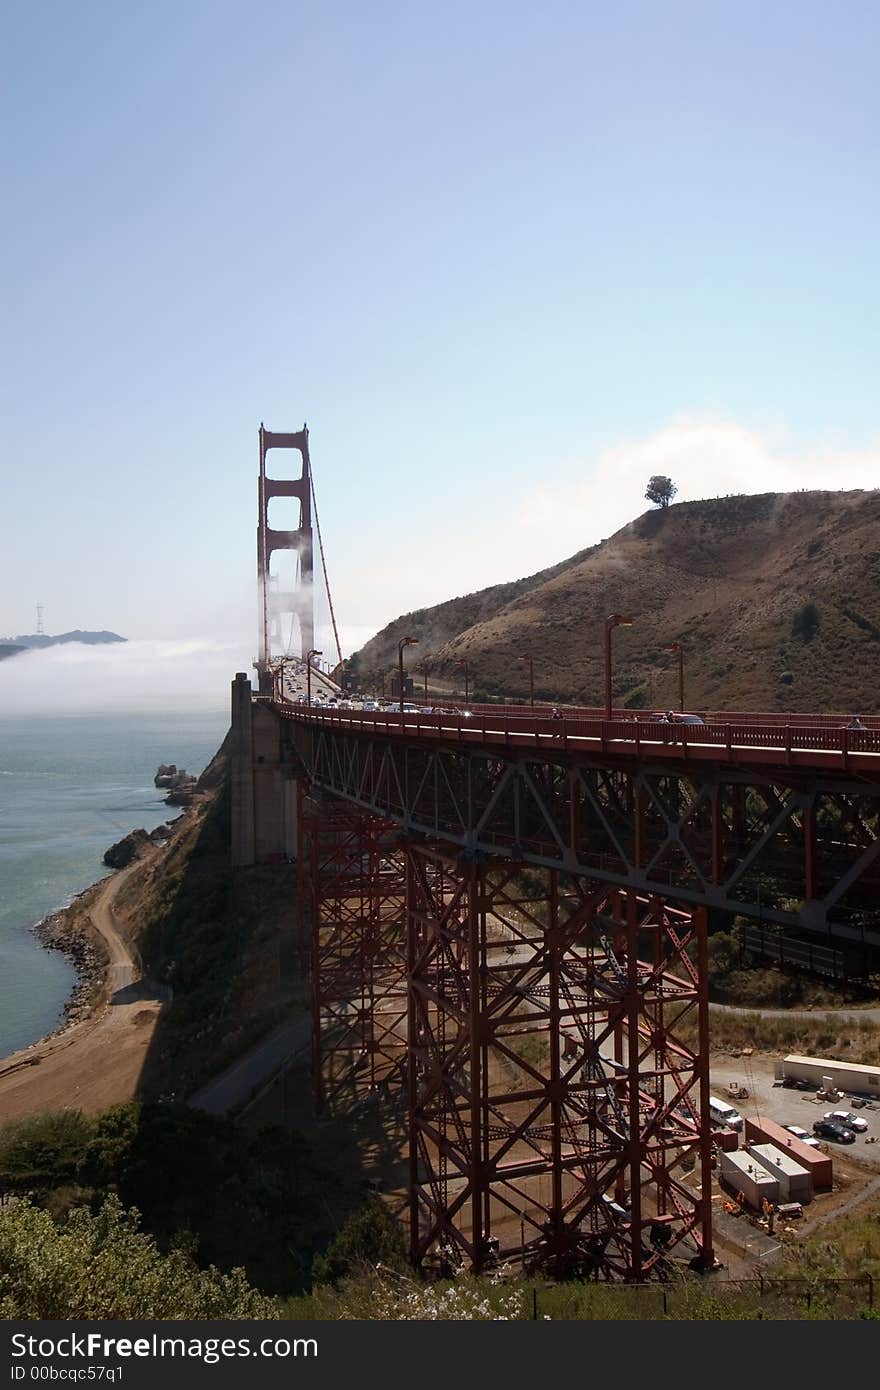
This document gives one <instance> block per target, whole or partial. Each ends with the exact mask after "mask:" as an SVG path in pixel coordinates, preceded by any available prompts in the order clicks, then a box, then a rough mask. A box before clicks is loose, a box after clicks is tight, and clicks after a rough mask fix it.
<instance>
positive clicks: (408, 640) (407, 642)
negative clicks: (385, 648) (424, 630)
mask: <svg viewBox="0 0 880 1390" xmlns="http://www.w3.org/2000/svg"><path fill="white" fill-rule="evenodd" d="M418 640H419V639H418V637H401V639H400V641H399V642H398V644H397V679H398V680H399V681H400V685H399V687H398V694H399V695H400V713H401V714H403V649H404V647H413V646H417V645H418Z"/></svg>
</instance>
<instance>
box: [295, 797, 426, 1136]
mask: <svg viewBox="0 0 880 1390" xmlns="http://www.w3.org/2000/svg"><path fill="white" fill-rule="evenodd" d="M399 838H400V837H399V831H398V829H397V827H396V826H393V825H389V824H388V823H387V822H385V821H382V820H381V819H380V818H379V817H377V816H371V815H369V814H367V813H365V812H363V811H359V810H358V809H357V808H356V807H351V806H347V805H346V804H345V803H344V802H340V801H337V800H336V799H335V798H333V797H321V796H320V794H318V795H317V796H309V795H302V796H301V797H300V813H299V823H298V840H299V844H298V859H297V863H298V881H299V882H298V907H299V913H300V933H301V940H302V942H303V945H304V946H306V948H307V951H308V954H309V955H310V959H311V994H312V1078H313V1087H314V1094H315V1102H316V1107H317V1108H318V1109H319V1110H322V1109H324V1108H325V1106H326V1107H329V1108H337V1109H338V1108H339V1107H340V1106H341V1105H345V1104H350V1103H352V1102H353V1101H355V1100H357V1099H359V1098H362V1097H363V1096H364V1094H367V1093H370V1092H376V1091H377V1089H379V1088H387V1087H389V1086H390V1085H391V1084H392V1083H394V1084H396V1085H397V1086H400V1085H402V1082H403V1075H404V1066H405V1062H404V1057H405V1049H406V1033H405V1021H406V972H405V947H404V890H405V882H406V877H405V865H404V860H403V856H402V852H401V850H400V846H399V843H398V841H399Z"/></svg>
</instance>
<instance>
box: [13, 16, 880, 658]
mask: <svg viewBox="0 0 880 1390" xmlns="http://www.w3.org/2000/svg"><path fill="white" fill-rule="evenodd" d="M878 31H880V9H878V7H877V6H876V5H874V4H868V3H858V2H857V3H852V4H850V5H847V6H845V7H832V6H828V5H827V4H821V5H820V4H815V3H798V4H788V3H776V4H773V5H772V6H768V5H766V4H765V3H762V4H755V3H748V2H746V3H743V2H742V0H741V2H740V3H738V4H737V5H735V6H733V5H730V4H727V3H725V4H721V3H675V2H674V0H672V3H663V4H661V3H653V4H647V3H631V4H627V3H619V4H616V5H613V6H611V5H607V4H601V5H600V4H590V3H564V4H549V5H548V4H544V5H542V6H540V7H538V6H533V5H528V6H526V5H518V4H516V3H510V0H508V3H505V4H495V3H486V4H480V3H469V4H458V3H444V4H443V5H439V4H437V5H430V6H429V5H422V4H418V3H416V4H413V3H410V4H407V5H404V4H400V5H397V4H370V3H360V4H332V3H331V4H298V3H285V4H280V3H279V4H269V3H260V0H256V2H255V3H252V4H250V5H248V6H244V5H240V4H235V5H232V4H228V3H224V2H223V0H220V3H211V4H200V3H186V0H177V2H176V3H174V4H173V5H172V4H168V3H164V0H156V2H155V3H151V4H150V5H145V4H138V3H132V4H126V5H119V4H109V3H106V4H105V3H88V0H83V3H79V4H77V5H69V4H66V3H55V4H51V3H46V0H31V2H30V3H28V4H27V5H25V4H23V3H19V4H18V5H17V6H14V7H9V9H8V10H7V14H6V23H5V35H4V39H5V42H4V50H5V51H4V54H3V58H2V63H3V68H4V72H3V83H2V87H3V97H2V106H3V110H2V118H3V129H4V132H5V141H4V165H5V178H4V189H5V193H6V195H7V196H6V199H5V202H6V212H5V215H4V219H3V224H2V240H3V264H4V267H5V271H6V276H5V279H6V284H5V287H4V289H5V294H4V301H5V304H4V323H5V333H4V335H3V339H4V342H3V348H4V360H3V393H4V401H3V411H2V414H3V425H2V441H3V485H2V493H0V497H2V511H3V515H4V518H5V521H6V524H5V525H4V546H3V551H2V558H0V568H2V586H0V633H4V634H9V633H15V632H19V631H23V630H24V631H26V630H31V629H32V628H33V625H34V605H35V603H36V601H37V600H38V599H40V600H42V601H43V602H44V603H46V604H47V606H48V626H49V628H50V630H54V631H60V630H63V629H65V628H69V627H74V626H90V627H110V628H115V629H116V630H118V631H121V632H123V633H126V634H127V635H129V636H131V637H133V638H140V639H143V640H145V641H146V640H152V639H171V638H174V639H184V638H197V639H200V640H205V641H213V640H216V641H218V642H224V643H228V644H230V645H231V647H232V648H234V650H235V651H236V652H241V653H242V655H241V657H240V660H241V661H242V662H243V661H244V659H245V654H247V655H248V656H251V655H253V652H254V650H255V647H256V597H255V587H254V571H255V556H254V528H255V522H256V500H255V477H256V470H257V429H258V426H259V423H260V421H261V420H264V421H265V423H266V425H267V426H268V427H269V428H272V429H278V430H284V429H292V428H298V427H299V425H300V424H301V423H302V421H303V420H307V421H308V423H309V427H310V432H311V445H312V456H313V461H314V467H315V476H316V484H317V489H318V501H319V505H320V510H321V520H322V525H323V528H324V532H325V541H326V543H327V547H328V560H329V563H330V567H331V579H332V580H333V582H334V587H335V591H336V592H335V594H334V597H335V600H336V603H337V607H338V609H339V616H340V620H341V623H342V626H343V630H344V633H345V635H346V642H345V644H346V645H347V646H349V647H350V646H351V645H352V644H354V643H356V642H357V641H359V640H362V639H363V638H364V637H366V636H368V635H369V633H370V632H371V631H373V630H375V628H376V627H378V626H380V625H382V624H383V623H384V622H386V621H388V620H389V619H390V618H392V617H393V616H395V615H396V614H397V613H398V612H400V611H403V610H407V609H410V608H413V607H418V606H420V605H421V604H423V603H427V602H432V601H437V600H440V599H443V598H445V597H449V596H450V595H452V594H454V593H462V592H467V591H469V590H471V589H474V588H476V587H479V586H481V585H483V584H486V583H490V582H493V581H495V580H498V581H500V580H504V579H510V578H514V577H516V576H518V575H521V574H526V573H530V572H532V571H533V570H535V569H537V568H539V567H540V566H541V565H544V564H549V563H552V562H553V561H554V560H556V559H559V558H562V556H564V555H566V554H569V553H571V552H572V551H574V550H575V549H578V548H580V547H581V546H582V545H586V544H588V543H591V542H592V541H594V540H596V539H599V538H600V537H601V536H604V535H607V534H609V533H610V531H611V530H613V529H615V528H616V527H617V526H619V525H621V524H623V523H624V522H625V521H626V520H628V519H629V518H630V517H632V516H633V515H636V514H638V513H639V512H640V511H642V510H643V509H644V508H645V506H646V505H647V504H646V503H645V502H644V500H643V496H642V494H643V491H644V482H645V480H646V478H647V472H646V471H645V470H646V469H647V470H648V471H658V467H660V466H661V465H662V469H663V471H669V472H671V473H672V475H673V476H674V477H676V476H677V477H678V480H679V482H680V487H681V495H682V496H699V495H715V494H716V492H727V491H730V490H735V489H736V488H738V487H740V486H741V487H742V490H746V491H752V490H758V489H762V488H765V487H771V486H772V487H786V486H803V485H810V486H825V487H841V486H873V485H874V481H875V478H876V476H877V475H878V468H877V464H878V463H880V423H878V411H880V406H878V399H880V398H878V392H877V365H878V342H877V336H878V327H877V325H878V323H880V313H878V310H880V303H878V299H880V289H878V276H877V251H876V248H877V245H878V244H880V236H878V232H880V228H878V177H877V174H878V169H877V152H878V114H880V97H878V84H877V81H876V53H877V50H878V39H880V32H878Z"/></svg>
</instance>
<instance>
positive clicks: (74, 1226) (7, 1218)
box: [0, 1197, 279, 1321]
mask: <svg viewBox="0 0 880 1390" xmlns="http://www.w3.org/2000/svg"><path fill="white" fill-rule="evenodd" d="M278 1316H279V1310H278V1305H277V1304H276V1303H275V1301H274V1300H273V1299H270V1298H265V1297H264V1296H263V1295H262V1294H260V1293H258V1292H257V1291H256V1289H253V1288H252V1287H251V1286H250V1284H248V1282H247V1279H246V1278H245V1275H244V1271H243V1270H241V1269H234V1270H232V1271H231V1273H229V1274H221V1273H220V1271H219V1270H217V1269H215V1268H214V1267H213V1266H212V1267H211V1268H210V1269H199V1268H198V1267H197V1266H196V1265H195V1263H194V1262H193V1260H192V1257H191V1256H190V1255H189V1253H188V1252H187V1251H185V1250H184V1249H181V1248H175V1249H173V1250H171V1251H169V1252H168V1253H167V1254H162V1252H161V1251H160V1250H159V1247H158V1246H157V1245H156V1242H155V1241H154V1240H153V1239H152V1237H151V1236H148V1235H146V1234H144V1232H143V1231H141V1229H140V1218H139V1214H138V1213H137V1211H134V1210H132V1211H125V1210H124V1208H123V1207H122V1205H121V1203H120V1202H119V1200H118V1199H117V1198H115V1197H108V1198H107V1200H106V1201H105V1203H104V1205H103V1206H102V1207H101V1209H100V1211H98V1213H97V1214H96V1215H92V1214H91V1213H90V1212H89V1211H88V1210H86V1208H84V1207H77V1208H76V1209H75V1210H74V1211H72V1212H71V1213H70V1215H69V1217H68V1218H67V1220H66V1221H65V1222H64V1223H62V1224H60V1225H56V1224H55V1222H54V1221H53V1220H52V1217H51V1216H50V1215H49V1213H48V1212H45V1211H41V1210H40V1209H39V1208H38V1207H35V1206H32V1205H31V1204H30V1203H29V1202H26V1201H22V1202H18V1203H16V1204H15V1205H14V1206H13V1207H12V1208H11V1209H10V1210H8V1211H4V1212H0V1318H2V1319H4V1320H7V1321H8V1320H10V1319H14V1318H15V1319H18V1318H26V1319H29V1320H36V1319H47V1318H52V1319H63V1320H68V1319H71V1318H77V1319H89V1320H91V1319H96V1318H113V1319H115V1318H126V1319H127V1318H206V1319H208V1318H277V1317H278Z"/></svg>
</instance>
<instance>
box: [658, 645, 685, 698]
mask: <svg viewBox="0 0 880 1390" xmlns="http://www.w3.org/2000/svg"><path fill="white" fill-rule="evenodd" d="M663 650H664V651H665V652H677V653H678V708H679V712H680V713H681V714H684V647H683V646H682V645H681V643H680V642H670V644H669V646H668V647H664V648H663Z"/></svg>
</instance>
